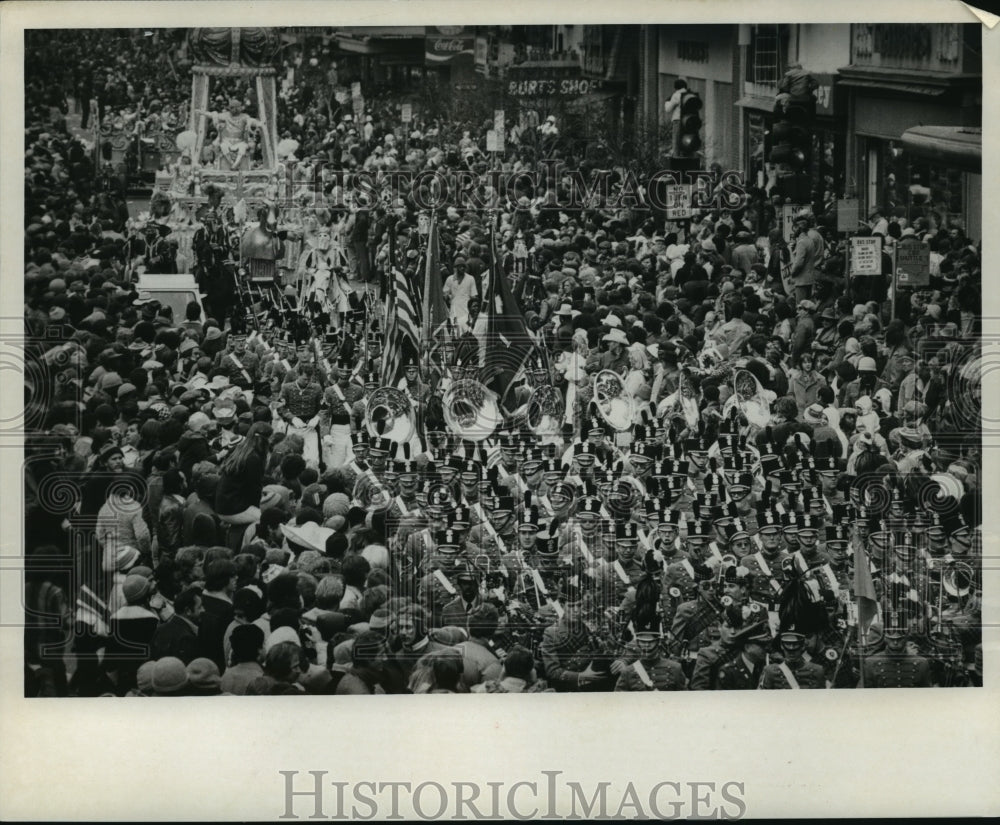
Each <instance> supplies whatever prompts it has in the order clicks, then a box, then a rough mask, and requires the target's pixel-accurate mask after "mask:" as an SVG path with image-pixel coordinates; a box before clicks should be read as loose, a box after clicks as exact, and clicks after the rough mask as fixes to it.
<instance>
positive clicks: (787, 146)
mask: <svg viewBox="0 0 1000 825" xmlns="http://www.w3.org/2000/svg"><path fill="white" fill-rule="evenodd" d="M769 142H770V145H771V151H770V153H769V154H768V156H767V160H768V162H769V163H773V164H776V165H779V166H781V165H784V166H787V167H789V168H790V169H791V171H793V172H802V171H805V170H807V169H808V168H809V165H810V160H811V155H812V134H810V132H809V130H808V129H807V128H806V127H805V126H800V125H798V124H795V123H793V122H792V121H790V120H779V121H777V122H776V123H775V124H774V126H772V127H771V136H770V141H769Z"/></svg>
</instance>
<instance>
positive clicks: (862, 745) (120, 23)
mask: <svg viewBox="0 0 1000 825" xmlns="http://www.w3.org/2000/svg"><path fill="white" fill-rule="evenodd" d="M626 15H627V18H628V19H623V18H624V17H625V16H626ZM515 16H516V19H517V21H518V22H519V23H533V24H551V23H554V22H555V23H564V22H569V21H572V22H574V23H606V24H621V23H654V22H656V23H674V24H677V23H684V22H716V23H747V22H787V21H797V22H798V21H802V20H803V18H808V22H817V23H819V22H830V23H833V22H842V23H843V22H864V21H872V22H887V21H891V20H897V21H899V22H917V21H921V22H925V21H932V22H937V21H940V22H947V21H954V22H973V23H974V22H976V17H975V16H974V15H973V14H972V13H971V12H970V11H969V10H968V9H967V8H965V7H964V5H963V4H961V3H959V2H957V0H902V1H901V2H879V3H877V4H876V3H870V2H856V1H855V2H837V3H833V2H828V3H803V2H801V0H799V1H798V2H794V1H792V0H789V2H775V1H774V0H769V1H768V2H762V3H753V4H749V3H729V2H704V1H703V2H686V0H672V2H669V3H666V2H657V3H648V4H642V3H633V4H630V5H629V6H627V7H626V6H624V5H621V4H619V5H617V6H613V5H611V4H609V3H606V2H601V3H596V2H583V1H582V0H574V1H573V2H562V1H560V2H545V3H544V4H543V3H541V2H535V3H531V4H527V3H522V2H508V3H502V4H501V3H497V2H479V0H463V1H462V2H433V3H432V2H390V3H387V2H380V0H358V1H356V0H343V1H342V2H335V3H318V2H297V3H292V2H287V3H272V2H254V3H231V2H198V3H190V2H159V1H158V0H157V1H156V2H133V3H119V2H97V1H96V0H95V2H35V3H19V2H5V3H0V60H2V63H0V67H2V68H0V78H2V88H0V147H2V150H0V239H2V241H3V242H2V243H0V273H2V274H0V278H2V287H3V288H2V289H0V335H7V334H16V333H17V332H18V331H19V330H20V329H21V328H22V325H21V323H20V319H21V316H22V304H23V301H22V288H23V284H22V277H21V273H22V272H23V260H22V258H23V252H22V240H21V239H22V226H23V220H22V219H23V212H22V210H23V174H22V172H23V154H24V145H23V131H22V124H23V100H22V96H23V36H22V34H23V30H24V29H25V28H39V27H41V28H76V27H79V28H90V27H101V26H108V27H111V26H114V27H128V28H132V27H150V28H157V27H167V26H169V27H174V26H177V25H179V24H181V23H183V24H188V25H199V26H202V25H215V26H226V25H232V24H238V25H243V26H246V25H282V26H292V25H302V26H322V25H338V26H346V25H426V24H456V25H457V24H467V25H471V24H476V23H478V24H500V23H509V22H510V21H511V19H512V18H514V17H515ZM982 42H983V75H984V82H983V88H984V91H985V92H986V94H984V98H983V133H984V136H985V141H984V152H983V155H984V157H983V191H984V192H986V193H988V192H998V191H1000V180H998V167H997V159H998V153H997V148H998V135H1000V129H998V126H1000V120H998V110H1000V95H997V94H996V93H995V90H996V89H997V84H998V82H1000V71H998V69H1000V28H997V29H994V30H993V31H989V30H988V29H987V28H986V27H985V26H984V27H983V41H982ZM983 203H984V211H985V213H986V214H985V215H984V219H983V227H984V230H983V236H984V238H986V239H987V242H986V243H985V244H984V250H983V252H984V258H985V259H984V261H983V264H984V266H983V271H984V272H997V271H1000V268H998V264H1000V252H998V249H997V244H996V243H995V242H994V241H995V239H996V238H997V237H1000V234H998V235H993V234H991V233H990V231H989V230H988V229H987V227H990V228H992V229H993V231H998V230H1000V220H998V216H997V206H996V204H995V202H990V201H989V199H984V202H983ZM983 299H984V316H985V317H987V318H990V319H992V320H991V321H990V322H989V325H988V328H987V331H988V332H991V333H993V334H997V333H998V332H1000V323H998V321H997V319H1000V290H997V289H986V290H984V295H983ZM8 366H9V365H8V364H7V363H5V362H4V361H3V360H0V421H11V420H12V419H14V418H15V417H16V415H17V412H18V411H19V408H20V405H21V390H20V382H19V380H18V375H17V374H16V371H10V370H9V369H8ZM987 366H988V361H987V359H986V358H984V373H987ZM998 396H1000V390H998V386H997V382H996V381H995V380H988V381H987V382H986V385H985V386H984V388H983V404H984V409H985V410H998V409H1000V406H998V403H1000V397H998ZM987 417H988V418H989V419H991V424H992V419H995V418H1000V416H996V415H989V416H987ZM985 446H992V445H990V444H989V443H987V445H985ZM984 451H985V450H984ZM991 455H992V451H989V452H987V456H991ZM997 463H998V462H997V461H995V460H994V461H991V462H990V466H989V468H988V469H989V472H988V473H987V472H985V471H984V493H983V501H984V510H985V511H986V512H985V517H986V522H985V526H984V538H983V543H984V546H987V547H996V546H998V539H1000V534H998V532H997V529H996V528H997V525H998V519H997V515H996V511H995V510H993V508H992V507H991V506H990V503H991V502H994V501H998V500H1000V499H998V498H997V492H998V486H997V477H998V473H997ZM20 464H21V455H20V451H19V450H18V449H16V448H14V447H12V446H11V445H10V444H9V443H7V442H5V441H3V440H2V433H0V490H2V491H3V492H4V494H5V495H3V496H2V497H0V516H2V523H3V525H4V527H3V530H2V533H0V819H2V820H12V819H27V820H41V819H56V818H60V819H69V820H86V819H101V820H107V821H120V820H125V819H135V820H139V821H145V820H162V819H178V820H193V819H218V820H257V819H274V818H277V817H278V816H279V815H280V814H281V813H282V811H283V810H284V795H283V788H284V784H283V783H284V780H283V778H282V777H281V776H280V775H279V774H278V771H279V770H298V771H301V772H305V771H308V770H326V771H329V772H330V776H329V777H328V778H331V779H332V778H336V779H340V780H342V781H347V782H359V781H366V780H367V781H411V782H414V783H419V782H421V781H426V780H433V781H437V782H440V783H442V784H443V783H446V782H451V781H466V782H480V783H485V782H487V781H507V782H508V783H512V782H515V781H518V780H522V779H523V780H529V781H530V780H535V781H537V780H540V779H541V778H542V774H541V771H543V770H561V771H563V772H564V775H563V776H562V777H561V780H576V781H579V782H581V783H583V785H584V787H585V788H588V787H595V786H596V783H598V782H600V781H608V782H611V783H612V788H611V789H610V791H609V798H611V799H615V800H617V799H618V798H619V797H620V794H621V789H622V788H623V787H624V785H625V784H626V783H628V782H629V781H631V782H632V783H634V784H635V786H636V787H637V788H639V789H640V794H642V793H643V791H642V789H643V788H645V789H649V788H651V787H652V786H653V785H655V784H656V783H657V782H661V781H668V780H670V781H676V782H681V783H684V782H692V781H714V782H716V783H719V784H722V783H724V782H727V781H737V782H744V783H745V793H744V797H743V798H744V800H745V802H746V805H747V815H748V816H750V817H753V818H758V817H791V816H804V817H818V816H833V817H839V816H866V817H877V816H921V817H923V816H959V815H970V816H981V815H987V814H993V815H996V814H997V813H1000V782H998V776H1000V770H998V769H1000V713H998V709H1000V702H998V689H997V683H998V682H1000V679H998V677H997V668H998V660H1000V643H998V633H997V628H998V626H1000V607H998V603H997V602H998V600H997V594H998V592H1000V586H998V570H997V565H996V564H995V563H994V564H993V565H992V567H993V569H991V570H986V571H984V578H985V581H984V589H985V592H986V598H985V599H984V611H983V621H984V649H985V672H986V681H987V687H984V688H982V689H967V690H958V689H955V690H933V691H876V690H869V691H831V692H829V693H826V694H824V695H822V696H817V695H815V694H812V693H809V692H800V693H779V694H774V693H771V692H763V691H761V692H747V693H739V694H736V693H695V692H692V693H686V694H681V695H677V694H643V695H639V696H631V695H624V694H590V695H561V696H552V695H551V694H550V695H534V696H521V697H518V698H516V699H514V698H512V697H506V698H503V697H495V696H489V697H487V696H468V697H463V698H461V699H452V698H448V697H442V696H425V697H420V698H417V697H384V698H381V699H371V700H354V699H350V698H348V699H342V698H336V699H335V698H331V697H307V698H301V699H294V700H291V701H290V700H288V699H285V698H270V697H268V698H264V697H261V698H250V697H244V698H240V699H235V698H221V699H216V700H210V699H196V698H194V699H177V700H173V701H162V702H157V701H149V700H147V701H139V700H134V701H129V700H117V701H116V700H110V699H107V700H102V699H76V700H72V701H44V700H31V701H28V700H24V699H23V698H21V693H22V679H23V675H22V669H23V659H22V655H21V654H22V637H21V631H20V630H19V629H18V628H17V627H11V626H9V625H11V624H12V623H14V622H15V621H16V618H17V616H18V611H19V610H20V604H21V591H22V586H23V580H22V577H21V575H20V574H19V572H18V567H19V565H18V563H17V558H18V557H19V556H20V555H21V553H22V548H21V547H20V546H18V545H17V544H16V542H17V539H18V538H19V537H20V535H21V528H20V527H19V526H15V525H19V523H20V520H21V519H22V517H23V510H22V506H21V500H20V497H19V494H18V493H17V492H16V491H20V490H21V487H22V483H21V478H20ZM994 555H995V554H994ZM2 625H7V626H2ZM616 791H617V792H616ZM297 811H298V812H299V814H300V816H301V817H302V818H305V817H306V816H307V814H308V810H307V808H306V806H301V807H300V808H298V809H297ZM401 812H403V813H405V809H401ZM386 813H387V812H386V811H381V812H380V815H382V816H384V815H385V814H386Z"/></svg>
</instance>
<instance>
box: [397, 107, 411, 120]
mask: <svg viewBox="0 0 1000 825" xmlns="http://www.w3.org/2000/svg"><path fill="white" fill-rule="evenodd" d="M399 116H400V119H401V120H402V121H403V123H412V122H413V104H412V103H404V104H403V105H402V106H401V107H400V109H399Z"/></svg>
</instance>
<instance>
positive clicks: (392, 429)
mask: <svg viewBox="0 0 1000 825" xmlns="http://www.w3.org/2000/svg"><path fill="white" fill-rule="evenodd" d="M416 420H417V419H416V414H415V413H414V410H413V403H412V402H411V401H410V398H409V396H408V395H407V394H406V393H405V392H403V391H402V390H399V389H396V388H395V387H379V388H378V389H377V390H375V392H373V393H372V394H371V396H370V397H369V399H368V409H367V410H366V411H365V427H366V428H367V430H368V433H369V434H370V435H371V436H372V437H373V438H388V439H389V440H390V441H395V442H396V443H397V444H405V443H407V442H409V441H410V440H411V439H412V438H413V435H414V433H416V430H417V426H416Z"/></svg>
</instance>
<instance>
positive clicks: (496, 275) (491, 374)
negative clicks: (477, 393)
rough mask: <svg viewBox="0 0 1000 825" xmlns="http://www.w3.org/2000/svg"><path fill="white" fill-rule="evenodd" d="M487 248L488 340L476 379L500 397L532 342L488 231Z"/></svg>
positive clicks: (529, 352)
mask: <svg viewBox="0 0 1000 825" xmlns="http://www.w3.org/2000/svg"><path fill="white" fill-rule="evenodd" d="M490 247H491V253H492V254H491V256H490V270H489V282H488V284H487V285H486V289H485V292H486V312H487V319H488V320H487V342H488V343H487V346H486V358H485V363H484V364H483V368H482V369H481V370H480V380H481V381H482V382H483V383H484V384H485V385H486V386H487V387H489V388H490V389H491V390H493V391H494V392H495V393H496V394H497V395H498V396H499V397H500V398H501V400H502V399H504V398H506V396H507V394H508V392H509V391H510V389H511V388H512V387H513V386H514V384H515V382H516V381H517V380H518V379H519V378H520V376H521V375H522V370H523V369H524V364H525V362H526V361H527V360H528V358H529V357H530V356H531V355H532V353H533V352H534V351H535V343H534V340H533V339H532V337H531V335H530V333H529V332H528V327H527V325H526V324H525V321H524V314H523V313H522V312H521V308H520V307H519V306H518V304H517V301H516V300H514V295H513V293H512V292H511V289H510V283H509V281H508V280H507V275H506V273H505V272H504V271H503V270H502V269H501V267H500V265H499V263H498V260H497V254H496V242H495V238H494V236H493V234H492V233H491V234H490Z"/></svg>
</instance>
